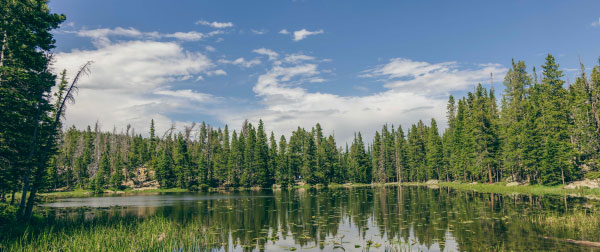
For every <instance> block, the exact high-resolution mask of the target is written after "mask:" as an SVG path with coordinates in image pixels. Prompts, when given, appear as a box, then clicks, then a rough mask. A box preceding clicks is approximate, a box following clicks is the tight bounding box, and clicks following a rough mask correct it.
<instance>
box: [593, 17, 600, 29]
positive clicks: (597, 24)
mask: <svg viewBox="0 0 600 252" xmlns="http://www.w3.org/2000/svg"><path fill="white" fill-rule="evenodd" d="M591 25H592V26H593V27H600V18H598V20H597V21H594V22H592V24H591Z"/></svg>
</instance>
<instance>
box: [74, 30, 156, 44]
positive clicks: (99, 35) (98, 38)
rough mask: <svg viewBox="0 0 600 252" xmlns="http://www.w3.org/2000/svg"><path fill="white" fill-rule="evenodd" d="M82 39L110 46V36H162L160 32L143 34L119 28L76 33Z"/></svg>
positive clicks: (139, 37)
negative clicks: (85, 38)
mask: <svg viewBox="0 0 600 252" xmlns="http://www.w3.org/2000/svg"><path fill="white" fill-rule="evenodd" d="M75 33H76V34H77V35H78V36H80V37H88V38H90V39H92V42H93V43H94V45H96V46H106V45H109V44H110V40H109V39H108V37H110V36H120V37H128V38H138V39H141V38H159V37H160V34H159V33H158V32H141V31H139V30H137V29H135V28H132V27H129V28H122V27H117V28H114V29H110V28H101V29H92V30H87V29H82V30H79V31H76V32H75Z"/></svg>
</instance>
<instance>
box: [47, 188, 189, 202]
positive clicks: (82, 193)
mask: <svg viewBox="0 0 600 252" xmlns="http://www.w3.org/2000/svg"><path fill="white" fill-rule="evenodd" d="M121 192H122V193H121ZM165 192H188V190H187V189H181V188H169V189H147V190H135V191H134V190H132V189H130V188H127V189H125V190H121V191H119V194H124V195H132V194H149V193H165ZM39 195H40V198H41V200H42V201H52V200H54V199H60V198H83V197H92V196H110V195H117V193H107V192H104V193H100V194H95V193H94V192H93V191H91V190H85V189H75V190H73V191H64V192H49V193H40V194H39Z"/></svg>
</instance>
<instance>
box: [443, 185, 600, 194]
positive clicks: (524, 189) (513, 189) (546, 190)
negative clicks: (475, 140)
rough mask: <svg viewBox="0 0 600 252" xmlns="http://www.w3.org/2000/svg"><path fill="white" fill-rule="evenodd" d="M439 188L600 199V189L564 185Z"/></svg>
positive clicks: (451, 186)
mask: <svg viewBox="0 0 600 252" xmlns="http://www.w3.org/2000/svg"><path fill="white" fill-rule="evenodd" d="M438 185H439V186H445V187H450V188H454V189H460V190H471V191H477V192H485V193H501V194H514V193H516V194H531V195H548V194H551V195H563V196H564V195H571V196H581V197H586V196H592V197H594V196H595V197H600V189H588V188H585V189H584V188H580V189H565V188H563V186H562V185H557V186H544V185H519V186H506V184H505V183H494V184H484V183H477V184H465V183H458V182H440V183H439V184H438Z"/></svg>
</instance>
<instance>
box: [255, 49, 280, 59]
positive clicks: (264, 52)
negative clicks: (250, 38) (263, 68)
mask: <svg viewBox="0 0 600 252" xmlns="http://www.w3.org/2000/svg"><path fill="white" fill-rule="evenodd" d="M252 52H254V53H258V54H262V55H266V56H268V57H269V60H276V59H277V57H279V53H277V52H275V51H273V50H271V49H267V48H259V49H254V50H252Z"/></svg>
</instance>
